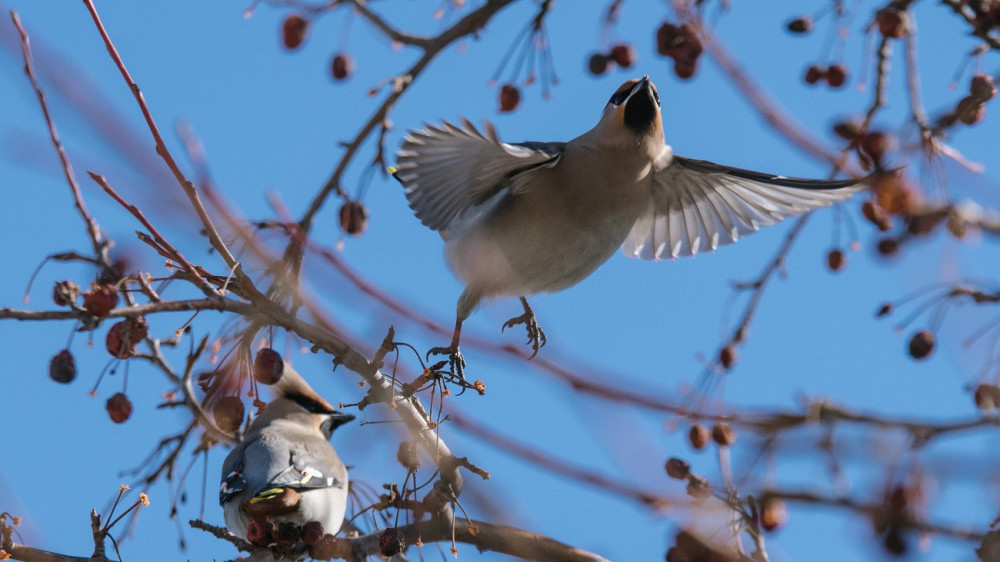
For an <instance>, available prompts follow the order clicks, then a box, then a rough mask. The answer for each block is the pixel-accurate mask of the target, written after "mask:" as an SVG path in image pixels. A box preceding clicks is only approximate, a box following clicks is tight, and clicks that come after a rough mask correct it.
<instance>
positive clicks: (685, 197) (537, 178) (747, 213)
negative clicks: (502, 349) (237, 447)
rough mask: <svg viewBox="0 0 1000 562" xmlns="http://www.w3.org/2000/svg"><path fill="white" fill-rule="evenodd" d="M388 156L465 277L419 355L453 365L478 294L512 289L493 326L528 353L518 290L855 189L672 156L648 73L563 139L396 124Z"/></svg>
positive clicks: (766, 219) (764, 221)
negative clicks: (513, 303)
mask: <svg viewBox="0 0 1000 562" xmlns="http://www.w3.org/2000/svg"><path fill="white" fill-rule="evenodd" d="M396 157H397V169H396V170H395V172H394V175H395V177H396V178H397V179H398V180H399V181H400V183H402V184H403V186H404V188H405V190H406V198H407V200H408V201H409V204H410V207H411V208H412V209H413V212H414V213H415V214H416V216H417V218H418V219H420V221H421V222H422V223H423V224H424V225H426V226H428V227H430V228H431V229H433V230H436V231H438V232H439V233H440V235H441V237H442V238H443V239H444V241H445V255H446V259H447V262H448V265H449V267H450V268H451V270H452V271H453V272H454V273H455V275H456V276H457V277H458V278H459V280H461V281H462V283H463V284H464V285H465V290H464V291H463V292H462V295H461V296H460V297H459V299H458V306H457V315H456V320H455V331H454V334H453V336H452V340H451V344H450V345H448V346H447V347H436V348H433V349H431V350H430V352H429V353H428V356H429V355H431V354H448V355H449V356H450V360H451V363H452V367H453V369H454V368H456V367H457V370H458V371H459V372H461V369H462V368H463V367H464V359H463V358H462V355H461V352H460V350H459V341H460V339H461V333H462V323H463V321H464V320H465V319H466V318H468V317H469V315H470V314H471V313H472V312H473V311H474V310H475V309H476V308H477V307H478V306H479V304H480V302H481V301H482V300H483V299H484V298H492V297H499V296H516V297H520V299H521V304H522V306H523V308H524V314H522V315H520V316H517V317H514V318H511V319H510V320H508V321H507V322H506V323H505V324H504V325H503V328H502V329H506V328H509V327H512V326H515V325H517V324H524V325H525V327H526V329H527V332H528V343H529V344H531V347H532V354H531V357H534V356H535V355H536V354H537V353H538V349H539V348H540V347H541V346H543V345H545V339H546V338H545V333H544V332H543V331H542V330H541V328H539V326H538V323H537V321H536V319H535V315H534V312H533V311H532V310H531V307H530V306H529V305H528V301H527V299H526V297H527V296H529V295H535V294H538V293H552V292H556V291H561V290H563V289H566V288H568V287H572V286H573V285H576V284H577V283H579V282H580V281H583V280H584V279H585V278H587V276H589V275H590V274H591V273H593V272H594V270H596V269H597V268H598V267H599V266H600V265H601V264H603V263H604V262H605V261H607V260H608V258H610V257H611V255H612V254H614V252H615V250H616V249H618V248H621V250H622V252H623V253H624V254H625V255H627V256H629V257H635V258H641V259H665V258H677V257H682V256H693V255H695V254H696V253H698V252H709V251H712V250H714V249H716V248H717V247H718V246H722V245H725V244H730V243H732V242H735V241H736V240H737V239H739V238H740V237H741V236H746V235H748V234H751V233H753V232H756V231H757V230H758V229H760V227H762V226H768V225H772V224H775V223H777V222H779V221H781V220H782V219H785V218H787V217H793V216H797V215H801V214H803V213H806V212H808V211H810V210H813V209H816V208H819V207H825V206H827V205H830V204H833V203H836V202H839V201H843V200H845V199H847V198H849V197H850V196H851V195H852V194H853V193H855V192H856V191H858V189H860V188H859V187H858V186H857V185H856V184H857V183H858V182H857V181H856V180H840V181H822V180H810V179H800V178H789V177H784V176H779V175H773V174H766V173H761V172H754V171H750V170H744V169H741V168H734V167H731V166H724V165H720V164H715V163H712V162H707V161H704V160H694V159H691V158H685V157H683V156H675V155H674V153H673V150H672V149H671V148H670V146H669V145H667V144H665V142H664V137H663V121H662V119H661V116H660V96H659V94H658V93H657V90H656V86H654V85H653V83H652V82H651V81H650V80H649V77H648V76H644V77H643V78H642V79H633V80H628V81H626V82H625V83H624V84H622V85H621V86H620V87H619V88H618V89H617V90H616V91H615V93H614V94H613V95H612V96H611V99H610V100H608V104H607V105H606V106H605V107H604V112H603V113H602V114H601V118H600V121H598V123H597V125H596V126H594V128H593V129H591V130H589V131H587V132H586V133H584V134H582V135H580V136H578V137H576V138H575V139H573V140H571V141H569V142H522V143H513V144H510V143H504V142H501V141H500V139H499V138H498V136H497V133H496V131H495V130H494V128H493V126H492V125H491V124H489V123H486V125H485V127H484V129H483V132H480V131H479V130H477V129H476V128H475V127H474V126H473V125H472V124H471V123H469V122H468V121H467V120H463V121H462V124H461V125H453V124H451V123H448V122H442V123H441V124H440V125H436V126H425V128H423V129H420V130H412V131H410V132H409V133H408V134H407V135H406V137H405V139H404V141H403V144H402V146H401V147H400V149H399V152H398V153H397V156H396Z"/></svg>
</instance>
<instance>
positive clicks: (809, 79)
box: [804, 64, 826, 84]
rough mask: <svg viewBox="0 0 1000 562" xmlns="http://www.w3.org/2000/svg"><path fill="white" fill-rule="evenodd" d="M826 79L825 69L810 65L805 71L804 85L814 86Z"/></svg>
mask: <svg viewBox="0 0 1000 562" xmlns="http://www.w3.org/2000/svg"><path fill="white" fill-rule="evenodd" d="M825 77H826V68H825V67H823V66H820V65H818V64H813V65H810V66H809V68H807V69H806V75H805V78H804V79H805V81H806V84H815V83H817V82H819V81H820V80H822V79H823V78H825Z"/></svg>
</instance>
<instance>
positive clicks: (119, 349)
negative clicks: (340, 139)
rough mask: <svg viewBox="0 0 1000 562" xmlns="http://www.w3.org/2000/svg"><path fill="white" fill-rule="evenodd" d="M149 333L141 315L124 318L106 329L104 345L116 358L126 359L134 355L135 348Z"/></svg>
mask: <svg viewBox="0 0 1000 562" xmlns="http://www.w3.org/2000/svg"><path fill="white" fill-rule="evenodd" d="M148 333H149V327H148V325H147V324H146V319H145V318H143V317H142V316H136V317H135V318H126V319H125V320H122V321H121V322H118V323H117V324H115V325H114V326H111V329H110V330H108V335H107V337H106V338H105V340H104V344H105V347H106V348H107V350H108V353H110V354H111V355H112V356H114V357H117V358H118V359H128V358H129V357H132V356H133V355H135V348H136V346H137V345H139V342H140V341H142V340H143V339H144V338H145V337H146V335H147V334H148Z"/></svg>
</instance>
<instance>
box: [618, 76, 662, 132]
mask: <svg viewBox="0 0 1000 562" xmlns="http://www.w3.org/2000/svg"><path fill="white" fill-rule="evenodd" d="M654 96H655V94H654V93H653V90H652V88H651V86H650V84H649V82H644V83H642V84H640V86H639V87H638V89H637V91H636V92H635V93H633V94H632V95H631V96H629V98H628V100H626V102H625V125H626V126H627V127H628V128H629V129H632V130H633V131H635V132H636V133H645V132H646V131H648V130H649V128H650V127H651V126H652V125H653V122H654V121H655V120H656V112H657V110H659V103H658V100H656V98H655V97H654Z"/></svg>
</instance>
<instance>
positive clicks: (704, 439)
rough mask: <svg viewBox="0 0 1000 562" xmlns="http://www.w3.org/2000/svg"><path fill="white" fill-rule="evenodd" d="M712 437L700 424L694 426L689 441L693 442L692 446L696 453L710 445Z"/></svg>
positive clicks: (689, 433)
mask: <svg viewBox="0 0 1000 562" xmlns="http://www.w3.org/2000/svg"><path fill="white" fill-rule="evenodd" d="M711 436H712V434H711V433H710V432H709V431H708V428H707V427H705V426H703V425H701V424H700V423H696V424H694V425H692V426H691V430H690V431H688V441H690V442H691V446H692V447H693V448H694V449H695V450H696V451H699V450H701V449H704V448H705V445H708V440H709V438H710V437H711Z"/></svg>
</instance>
